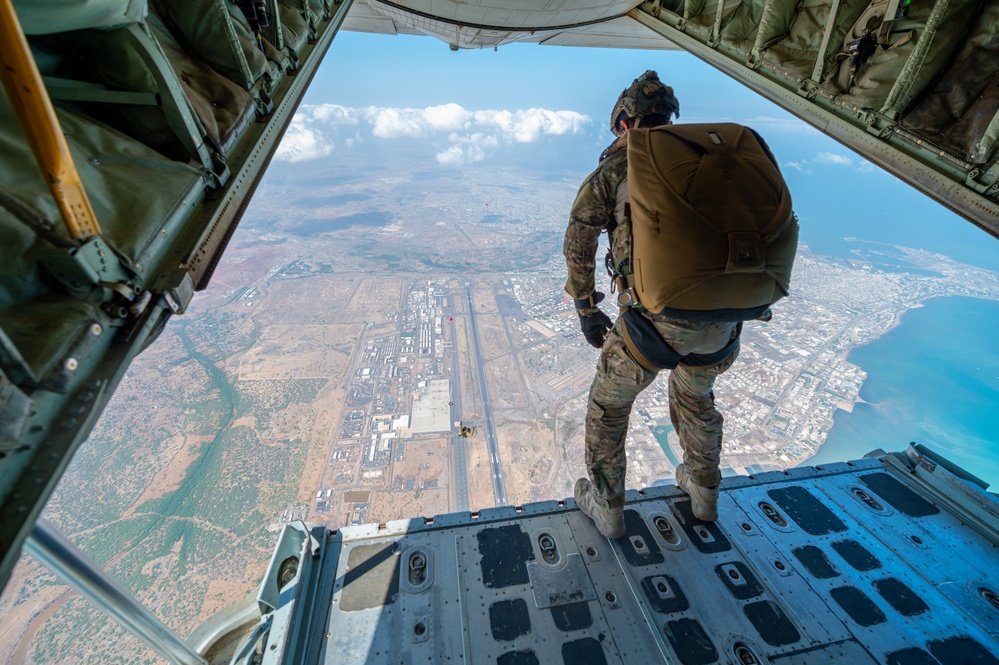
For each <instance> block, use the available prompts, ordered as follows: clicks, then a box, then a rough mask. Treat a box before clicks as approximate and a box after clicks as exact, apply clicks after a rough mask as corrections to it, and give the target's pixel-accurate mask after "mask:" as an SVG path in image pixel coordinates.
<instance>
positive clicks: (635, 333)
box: [621, 307, 742, 372]
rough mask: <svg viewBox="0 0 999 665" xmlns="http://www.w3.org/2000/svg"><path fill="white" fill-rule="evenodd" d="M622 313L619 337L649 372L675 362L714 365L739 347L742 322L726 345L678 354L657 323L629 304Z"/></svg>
mask: <svg viewBox="0 0 999 665" xmlns="http://www.w3.org/2000/svg"><path fill="white" fill-rule="evenodd" d="M622 309H623V310H624V311H623V312H621V336H622V337H623V338H624V344H625V346H626V347H627V348H628V352H629V353H630V354H631V357H632V358H634V359H635V362H637V363H638V364H639V365H641V366H642V367H644V368H645V369H647V370H648V371H650V372H658V371H659V370H662V369H675V368H676V366H677V365H679V364H681V363H682V364H684V365H687V366H688V367H707V366H709V365H716V364H718V363H720V362H721V361H723V360H725V359H726V358H728V357H729V356H730V355H732V352H733V351H735V350H736V348H737V347H738V346H739V336H740V335H741V334H742V322H741V321H740V322H739V324H738V325H737V326H736V333H735V337H734V338H733V339H732V340H731V341H730V342H729V343H728V344H726V345H725V346H723V347H722V348H720V349H718V350H717V351H714V352H712V353H688V354H687V355H685V356H682V355H680V354H679V353H677V352H676V351H674V350H673V347H672V346H670V345H669V343H668V342H667V341H666V340H664V339H663V337H662V335H660V334H659V331H658V330H657V329H656V326H655V325H654V324H653V323H652V321H649V320H648V319H647V318H645V317H644V316H642V315H641V314H639V313H638V312H637V311H635V310H634V309H632V308H631V307H623V308H622Z"/></svg>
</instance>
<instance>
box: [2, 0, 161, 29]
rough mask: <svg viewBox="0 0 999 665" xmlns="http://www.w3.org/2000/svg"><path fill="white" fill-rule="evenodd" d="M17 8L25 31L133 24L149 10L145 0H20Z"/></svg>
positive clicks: (139, 20) (15, 5) (141, 18)
mask: <svg viewBox="0 0 999 665" xmlns="http://www.w3.org/2000/svg"><path fill="white" fill-rule="evenodd" d="M14 10H15V11H16V12H17V18H18V19H19V20H20V22H21V29H22V30H24V34H26V35H51V34H54V33H57V32H69V31H70V30H83V29H85V28H114V27H119V26H123V25H130V24H132V23H139V22H141V21H142V20H143V19H145V18H146V12H147V11H148V9H147V3H146V0H17V1H16V2H14Z"/></svg>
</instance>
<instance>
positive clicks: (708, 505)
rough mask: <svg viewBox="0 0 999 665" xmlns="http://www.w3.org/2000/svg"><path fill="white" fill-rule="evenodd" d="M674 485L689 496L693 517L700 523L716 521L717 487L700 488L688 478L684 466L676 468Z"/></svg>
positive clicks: (687, 472) (688, 475)
mask: <svg viewBox="0 0 999 665" xmlns="http://www.w3.org/2000/svg"><path fill="white" fill-rule="evenodd" d="M676 485H677V487H679V488H680V489H682V490H683V491H684V492H686V493H687V494H689V495H690V509H691V510H692V511H693V513H694V517H696V518H697V519H699V520H701V521H702V522H714V521H715V520H716V519H718V485H715V486H714V487H701V486H700V485H698V484H697V483H695V482H694V479H693V478H691V477H690V472H689V471H687V465H686V464H681V465H680V466H678V467H676Z"/></svg>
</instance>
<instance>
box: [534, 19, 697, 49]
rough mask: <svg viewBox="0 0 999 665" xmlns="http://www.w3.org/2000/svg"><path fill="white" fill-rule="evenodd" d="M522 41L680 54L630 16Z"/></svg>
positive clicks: (673, 46) (550, 44)
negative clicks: (663, 51)
mask: <svg viewBox="0 0 999 665" xmlns="http://www.w3.org/2000/svg"><path fill="white" fill-rule="evenodd" d="M521 41H525V42H536V43H538V44H541V45H543V46H580V47H595V48H634V49H647V50H678V49H679V47H678V46H676V45H675V44H674V43H673V42H671V41H668V40H666V39H664V38H662V37H660V36H659V35H657V34H656V33H654V32H652V31H651V30H649V29H648V28H646V27H645V26H644V25H641V24H640V23H637V22H636V21H634V20H633V19H631V18H628V17H627V16H622V17H619V18H615V19H611V20H610V21H606V22H604V23H595V24H593V25H585V26H581V27H578V28H571V29H567V30H560V31H558V32H555V33H546V34H544V35H538V36H536V37H531V38H528V39H524V40H521Z"/></svg>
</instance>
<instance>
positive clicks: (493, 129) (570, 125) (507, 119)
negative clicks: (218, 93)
mask: <svg viewBox="0 0 999 665" xmlns="http://www.w3.org/2000/svg"><path fill="white" fill-rule="evenodd" d="M589 123H590V118H589V117H588V116H585V115H583V114H581V113H577V112H575V111H552V110H548V109H540V108H531V109H526V110H483V111H470V110H467V109H465V108H463V107H462V106H460V105H458V104H454V103H451V104H441V105H438V106H428V107H426V108H423V109H411V108H389V107H378V106H369V107H367V108H363V109H359V108H350V107H345V106H339V105H337V104H322V105H319V106H314V105H306V106H303V107H302V108H301V109H300V110H299V111H298V113H297V114H296V115H295V118H294V119H293V121H292V123H291V126H290V127H289V130H288V132H287V134H285V138H284V139H283V140H282V142H281V146H280V147H279V149H278V152H277V155H276V158H277V159H283V160H285V161H304V160H307V159H316V158H318V157H323V156H325V155H328V154H330V153H331V152H332V151H333V141H334V139H336V138H338V137H339V131H340V129H341V128H344V127H345V126H353V127H352V131H351V134H352V136H351V137H349V138H346V139H344V143H345V144H346V145H347V146H348V147H351V146H353V145H355V144H358V143H361V142H363V141H364V135H363V134H362V132H368V131H370V133H371V135H372V136H375V137H377V138H379V139H400V138H411V139H421V138H423V139H437V140H444V139H445V138H446V140H447V141H448V142H449V143H451V144H452V145H451V146H449V147H447V148H446V149H444V150H441V151H440V152H439V153H438V154H437V161H438V163H440V164H443V165H458V164H469V163H473V162H478V161H482V160H483V159H485V158H486V156H487V155H488V153H489V151H490V150H493V149H495V148H497V147H498V146H499V145H500V144H501V143H506V144H514V143H533V142H536V141H540V140H541V139H542V138H545V137H550V136H565V135H571V134H578V133H580V132H581V131H583V129H584V128H585V127H586V125H587V124H589ZM445 135H446V136H445Z"/></svg>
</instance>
